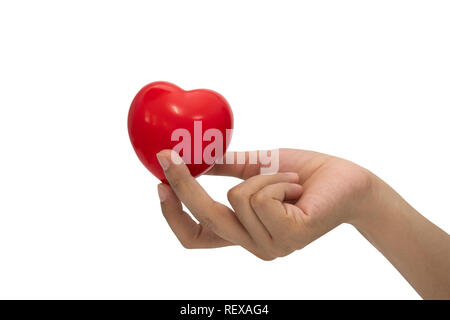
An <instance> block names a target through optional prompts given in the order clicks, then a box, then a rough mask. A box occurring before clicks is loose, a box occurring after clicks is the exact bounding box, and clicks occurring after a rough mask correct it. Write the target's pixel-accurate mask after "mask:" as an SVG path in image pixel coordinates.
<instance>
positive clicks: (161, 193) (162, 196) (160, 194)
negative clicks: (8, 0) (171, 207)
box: [158, 183, 168, 202]
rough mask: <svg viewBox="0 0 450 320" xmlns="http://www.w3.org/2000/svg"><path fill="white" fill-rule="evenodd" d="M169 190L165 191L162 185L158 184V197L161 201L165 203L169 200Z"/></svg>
mask: <svg viewBox="0 0 450 320" xmlns="http://www.w3.org/2000/svg"><path fill="white" fill-rule="evenodd" d="M167 196H168V194H167V190H165V188H164V186H163V184H162V183H160V184H158V197H159V201H161V202H164V201H165V200H166V199H167Z"/></svg>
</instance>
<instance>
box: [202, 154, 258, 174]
mask: <svg viewBox="0 0 450 320" xmlns="http://www.w3.org/2000/svg"><path fill="white" fill-rule="evenodd" d="M259 155H260V151H245V152H233V151H230V152H227V153H226V154H225V155H224V157H223V159H224V161H223V162H224V163H216V164H215V165H214V166H213V167H212V168H211V169H210V170H209V171H208V172H207V173H206V174H208V175H217V176H230V177H236V178H239V179H244V180H245V179H247V178H250V177H253V176H255V175H258V174H260V173H261V159H260V156H259Z"/></svg>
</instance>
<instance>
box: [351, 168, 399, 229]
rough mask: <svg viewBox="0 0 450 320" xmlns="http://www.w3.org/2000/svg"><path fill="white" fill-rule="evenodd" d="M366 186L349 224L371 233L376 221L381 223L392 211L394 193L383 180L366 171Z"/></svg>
mask: <svg viewBox="0 0 450 320" xmlns="http://www.w3.org/2000/svg"><path fill="white" fill-rule="evenodd" d="M366 181H367V182H366V185H365V188H364V190H363V192H361V193H360V194H359V195H358V200H357V201H356V202H357V206H356V208H355V209H354V212H353V214H352V215H351V216H350V219H349V220H348V221H347V223H349V224H351V225H353V226H354V227H355V228H357V229H358V230H360V231H362V232H369V231H370V229H371V228H372V227H373V225H374V221H378V222H380V221H381V220H382V215H384V214H386V212H388V211H390V209H389V208H388V207H389V206H392V204H393V203H392V202H393V201H394V198H395V197H394V194H395V191H393V190H392V189H391V188H390V187H389V186H388V185H387V184H386V183H385V182H384V181H383V180H381V179H380V178H378V177H377V176H376V175H375V174H373V173H372V172H370V171H368V170H366Z"/></svg>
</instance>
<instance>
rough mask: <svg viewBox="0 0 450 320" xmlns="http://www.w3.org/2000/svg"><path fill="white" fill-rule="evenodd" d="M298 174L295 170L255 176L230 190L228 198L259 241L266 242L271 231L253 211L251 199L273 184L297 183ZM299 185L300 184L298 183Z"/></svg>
mask: <svg viewBox="0 0 450 320" xmlns="http://www.w3.org/2000/svg"><path fill="white" fill-rule="evenodd" d="M297 181H298V175H297V174H296V173H293V172H284V173H277V174H274V175H257V176H253V177H251V178H249V179H247V180H245V181H244V182H242V183H241V184H239V185H237V186H236V187H234V188H232V189H230V191H229V192H228V200H229V202H230V204H231V206H232V207H233V209H234V211H235V212H236V216H237V217H238V219H239V221H240V222H241V224H242V225H243V226H244V228H245V229H247V231H248V232H249V234H250V236H251V237H252V239H254V240H255V241H256V242H257V243H263V244H264V243H266V242H267V241H269V240H270V239H271V236H270V233H269V232H268V231H267V229H266V228H265V226H264V224H263V223H262V222H261V220H260V219H259V218H258V216H257V215H256V214H255V212H254V211H253V208H252V206H251V204H250V199H251V198H252V196H253V195H254V194H256V193H257V192H258V191H260V190H261V189H263V188H264V187H266V186H268V185H271V184H278V183H282V182H284V183H288V184H289V183H291V184H292V183H296V182H297ZM297 186H298V185H297Z"/></svg>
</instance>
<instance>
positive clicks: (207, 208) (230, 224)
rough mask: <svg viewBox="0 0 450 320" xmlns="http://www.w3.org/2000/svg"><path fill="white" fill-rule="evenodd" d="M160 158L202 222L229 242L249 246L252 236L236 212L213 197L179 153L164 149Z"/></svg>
mask: <svg viewBox="0 0 450 320" xmlns="http://www.w3.org/2000/svg"><path fill="white" fill-rule="evenodd" d="M157 157H158V160H159V162H160V163H161V167H162V168H163V169H164V173H165V175H166V178H167V180H168V181H169V183H170V185H171V187H172V190H173V191H174V192H175V194H176V195H177V197H178V199H179V200H181V202H183V203H184V204H185V205H186V207H187V208H188V209H189V210H190V211H191V213H192V214H193V215H194V216H195V218H196V219H197V220H198V221H199V222H200V224H202V225H203V226H205V227H206V228H208V229H210V230H211V231H212V232H214V233H216V234H217V235H218V236H219V237H221V238H223V239H225V240H227V241H229V242H232V243H236V244H239V245H242V246H244V247H246V248H249V247H250V245H251V238H250V236H249V234H248V232H247V231H246V230H245V229H244V227H243V226H242V225H241V223H240V222H239V220H238V219H237V218H236V216H235V215H234V213H233V211H231V210H230V209H229V208H228V207H226V206H224V205H222V204H220V203H218V202H216V201H214V200H213V199H211V197H210V196H209V195H208V194H207V193H206V191H205V190H204V189H203V188H202V187H201V186H200V184H199V183H198V182H197V180H195V179H194V178H193V177H192V175H191V174H190V172H189V169H188V168H187V167H186V165H185V164H184V163H183V161H182V160H181V158H180V156H179V155H178V154H177V153H176V152H174V151H171V150H163V151H161V152H160V153H158V154H157Z"/></svg>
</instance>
